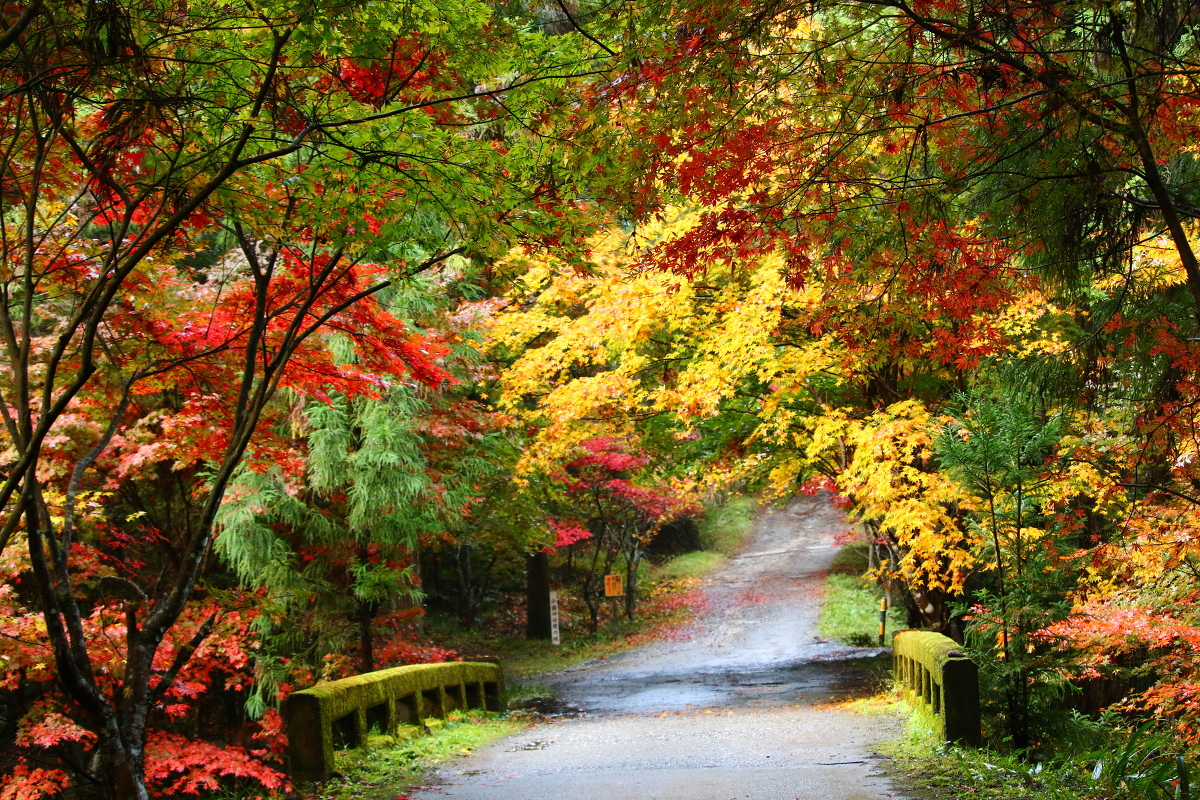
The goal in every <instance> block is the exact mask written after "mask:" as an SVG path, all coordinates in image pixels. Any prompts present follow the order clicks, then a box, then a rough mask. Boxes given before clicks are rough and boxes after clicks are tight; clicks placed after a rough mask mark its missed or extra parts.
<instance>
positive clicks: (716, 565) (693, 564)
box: [650, 550, 729, 581]
mask: <svg viewBox="0 0 1200 800" xmlns="http://www.w3.org/2000/svg"><path fill="white" fill-rule="evenodd" d="M728 562H729V557H728V556H726V555H725V554H724V553H716V552H713V551H711V550H694V551H692V552H690V553H683V554H681V555H677V556H675V557H674V558H672V559H669V560H667V561H664V562H663V563H662V564H659V565H658V566H655V567H652V568H651V570H650V578H651V580H652V581H662V580H679V579H681V578H702V577H704V576H705V575H708V574H710V573H712V572H715V571H717V570H718V569H720V568H721V567H723V566H725V564H727V563H728Z"/></svg>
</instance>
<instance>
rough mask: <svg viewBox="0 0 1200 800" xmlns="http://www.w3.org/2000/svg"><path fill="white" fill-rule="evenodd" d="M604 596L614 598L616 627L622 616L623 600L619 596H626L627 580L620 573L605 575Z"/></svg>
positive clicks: (614, 625) (614, 621)
mask: <svg viewBox="0 0 1200 800" xmlns="http://www.w3.org/2000/svg"><path fill="white" fill-rule="evenodd" d="M604 596H605V597H611V598H613V627H614V628H615V627H616V626H617V624H618V622H619V620H620V618H621V605H620V604H621V601H620V600H618V599H617V598H618V597H624V596H625V582H624V581H623V580H622V579H621V576H620V575H605V576H604Z"/></svg>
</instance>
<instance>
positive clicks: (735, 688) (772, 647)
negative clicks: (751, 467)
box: [413, 496, 899, 800]
mask: <svg viewBox="0 0 1200 800" xmlns="http://www.w3.org/2000/svg"><path fill="white" fill-rule="evenodd" d="M845 528H846V522H845V520H844V518H843V517H842V515H841V514H840V512H838V511H837V509H835V508H834V507H833V506H832V505H831V504H830V503H829V501H828V499H827V498H825V497H821V496H818V497H798V498H795V499H793V500H792V501H791V502H789V503H788V504H787V506H785V507H783V508H776V509H770V510H767V511H765V512H764V513H763V514H762V515H761V516H760V519H759V523H758V525H757V526H756V529H755V532H754V533H753V534H752V535H751V537H750V538H749V541H748V542H746V544H745V546H744V547H743V550H742V552H741V553H740V554H739V555H738V556H737V557H735V558H734V559H733V560H732V561H731V562H730V564H729V565H728V566H727V567H726V568H725V569H724V570H722V571H721V572H720V574H718V575H717V576H715V577H714V578H713V579H712V580H711V581H710V582H709V584H708V585H707V587H706V593H707V595H708V597H707V604H706V611H705V612H704V613H703V614H702V615H701V616H700V617H699V618H698V619H697V620H696V621H695V622H694V623H693V624H692V625H690V626H689V628H688V630H687V631H686V634H685V635H684V636H676V637H672V638H671V639H670V640H665V641H658V642H655V643H653V644H650V645H648V646H646V647H643V648H639V649H637V650H633V651H629V652H626V653H623V654H621V655H619V656H616V657H613V658H610V659H607V660H606V661H604V662H601V663H598V664H597V663H593V664H589V665H585V666H582V667H576V668H574V669H571V670H566V671H563V672H561V673H558V674H557V675H553V676H550V677H549V681H550V683H551V684H552V685H553V686H554V687H555V689H556V692H557V693H558V696H559V698H560V699H561V700H562V701H563V702H564V703H565V704H566V705H568V706H570V707H575V708H577V709H580V710H581V712H582V713H581V714H580V715H578V716H575V717H573V718H561V719H558V720H555V721H553V722H549V723H547V724H543V725H538V726H534V727H532V728H529V729H527V730H525V731H523V732H522V733H520V734H517V735H515V736H512V737H508V738H506V739H503V740H501V741H499V742H496V743H494V744H492V745H489V746H488V747H485V748H482V749H481V750H480V751H478V752H477V753H475V754H473V755H471V756H469V757H467V758H465V759H462V760H459V761H457V762H455V763H453V764H451V765H449V766H447V767H446V768H444V769H443V770H442V771H441V772H440V774H439V775H438V779H439V785H438V786H436V787H433V788H430V789H425V790H422V791H420V792H417V793H414V794H413V798H414V800H417V799H418V798H419V799H420V800H426V799H430V800H431V798H432V797H434V796H436V795H442V796H453V797H457V798H461V800H508V799H509V798H512V800H517V799H518V798H519V799H520V800H550V798H554V799H555V800H563V799H564V798H565V799H567V800H617V799H618V798H619V799H620V800H625V799H626V798H631V799H633V800H734V799H735V798H737V800H741V799H742V798H749V799H751V800H796V799H797V798H806V800H807V798H830V800H877V799H878V798H884V797H895V794H894V793H893V792H891V791H889V786H888V785H887V782H886V779H885V778H884V777H883V776H882V775H881V774H880V773H879V771H878V758H879V757H878V756H877V755H876V754H875V753H874V751H873V749H872V748H873V745H875V744H876V743H878V742H880V741H883V740H887V739H891V738H894V737H895V736H896V735H897V734H898V731H899V727H898V726H899V722H898V720H896V719H895V718H893V717H891V716H860V715H855V714H852V713H849V712H845V711H839V710H837V709H836V708H832V707H830V705H829V702H830V701H831V700H836V699H842V698H845V697H846V696H847V695H848V694H851V693H855V692H860V691H861V690H862V689H863V688H864V687H865V686H867V685H868V684H869V683H870V681H871V677H872V675H871V670H872V668H873V667H874V668H875V669H878V668H879V663H880V661H879V659H878V658H876V657H877V656H878V655H879V654H880V651H879V650H873V649H862V648H851V647H844V646H841V645H838V644H835V643H832V642H828V641H823V640H821V639H820V637H819V636H817V619H818V617H819V614H820V608H821V587H822V584H823V581H824V577H825V575H826V574H827V572H828V569H829V565H830V563H831V562H832V560H833V557H834V554H835V552H836V545H835V543H834V535H835V534H836V533H837V532H838V531H841V530H844V529H845Z"/></svg>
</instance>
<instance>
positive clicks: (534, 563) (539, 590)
mask: <svg viewBox="0 0 1200 800" xmlns="http://www.w3.org/2000/svg"><path fill="white" fill-rule="evenodd" d="M525 608H526V609H527V611H528V613H527V619H526V623H525V638H527V639H549V638H550V556H548V555H546V554H545V553H542V552H537V553H530V554H528V555H527V556H525Z"/></svg>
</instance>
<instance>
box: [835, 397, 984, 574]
mask: <svg viewBox="0 0 1200 800" xmlns="http://www.w3.org/2000/svg"><path fill="white" fill-rule="evenodd" d="M947 421H948V418H947V417H944V416H940V415H935V414H933V413H931V412H930V411H929V409H928V408H926V406H925V405H924V404H923V403H921V402H919V401H916V400H906V401H903V402H900V403H895V404H894V405H891V406H889V407H887V408H886V409H883V410H882V411H878V412H876V413H874V414H871V415H870V416H869V417H867V418H866V419H863V420H853V421H851V420H847V421H846V423H845V425H844V427H842V428H841V431H840V433H838V432H837V431H834V430H829V423H828V422H826V421H825V418H824V417H822V418H821V419H820V420H818V424H817V426H816V428H817V429H816V430H814V439H813V442H814V446H815V445H817V443H818V442H821V441H827V442H828V441H830V440H831V438H832V437H834V436H837V437H838V438H839V440H840V441H839V446H840V447H844V448H845V449H847V450H848V451H849V452H851V453H852V455H851V456H850V458H849V461H848V463H847V464H846V466H845V468H844V470H843V471H842V473H841V475H840V476H839V478H838V481H837V483H838V487H839V488H840V489H841V490H842V491H843V492H845V493H846V494H848V495H850V496H852V497H853V498H854V500H855V504H856V506H857V508H858V509H859V513H860V514H861V515H862V517H864V518H865V519H870V520H872V521H873V522H874V524H875V525H876V526H877V527H878V528H879V529H880V530H881V531H884V532H886V533H887V534H888V536H889V537H890V538H891V539H893V540H894V541H896V542H897V543H898V544H899V545H900V549H901V552H902V553H903V555H902V557H901V561H900V564H899V572H900V574H901V576H902V577H903V578H904V580H905V581H906V582H907V583H908V584H909V585H911V586H926V587H928V588H931V589H944V590H946V591H949V592H958V591H961V589H962V587H963V582H964V581H965V580H966V577H967V575H968V574H969V573H970V571H971V569H972V567H973V566H974V563H975V560H974V557H973V556H972V551H973V550H974V548H975V545H976V541H975V538H976V537H975V534H973V533H972V532H971V531H970V530H968V529H967V528H966V527H965V525H964V524H963V518H962V515H961V514H960V513H959V512H961V511H969V510H971V509H973V508H974V507H975V501H974V500H973V499H972V498H971V497H970V496H969V495H968V494H966V493H965V492H964V491H963V490H962V489H961V488H960V487H959V486H958V485H957V484H956V483H954V482H953V481H952V480H950V478H948V477H947V476H946V475H944V474H943V473H941V472H939V471H937V470H936V469H934V467H933V464H932V462H931V459H932V457H933V440H934V438H935V437H936V435H937V433H938V431H939V430H941V428H942V427H943V426H944V425H945V423H946V422H947ZM822 429H824V430H822Z"/></svg>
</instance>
